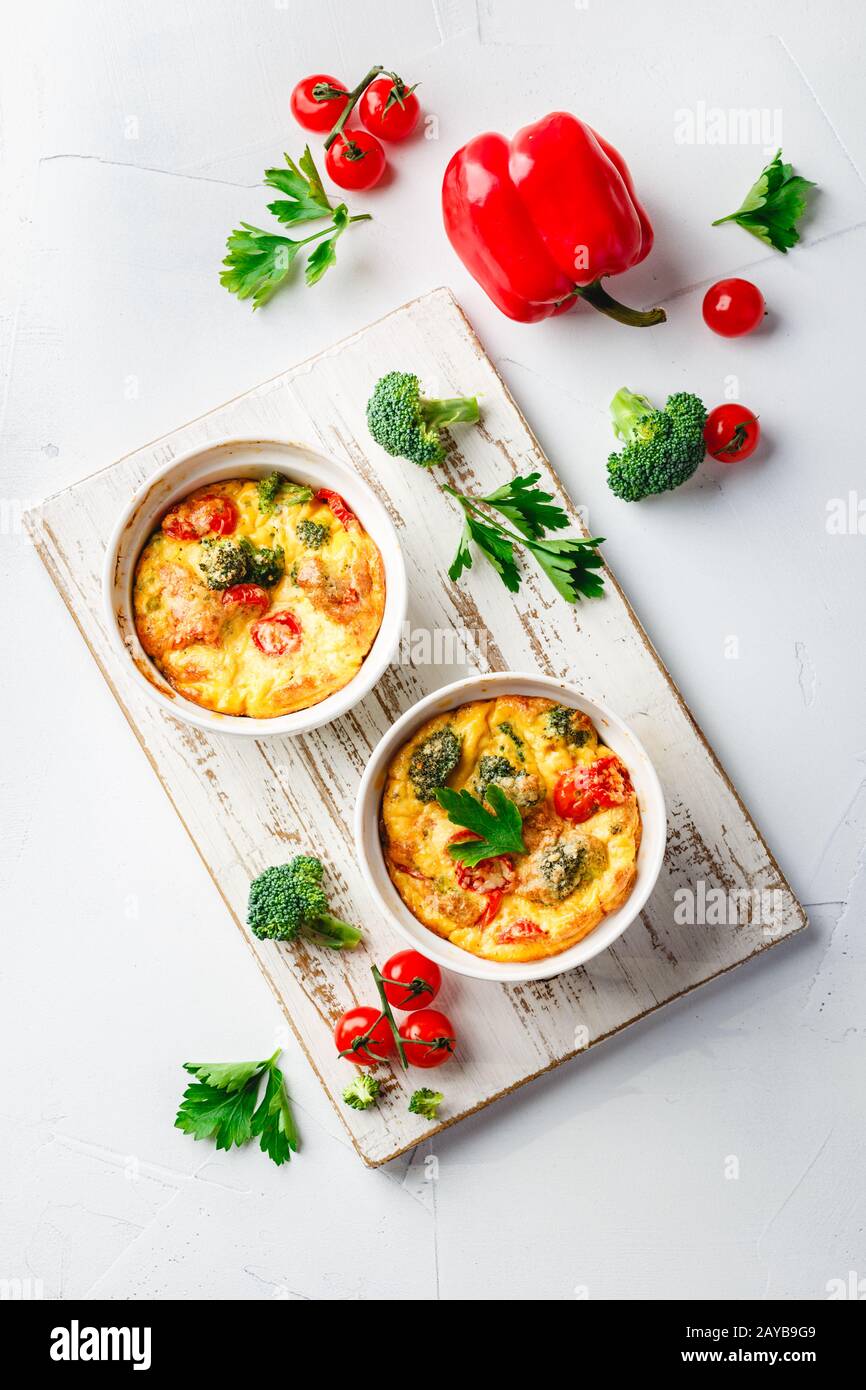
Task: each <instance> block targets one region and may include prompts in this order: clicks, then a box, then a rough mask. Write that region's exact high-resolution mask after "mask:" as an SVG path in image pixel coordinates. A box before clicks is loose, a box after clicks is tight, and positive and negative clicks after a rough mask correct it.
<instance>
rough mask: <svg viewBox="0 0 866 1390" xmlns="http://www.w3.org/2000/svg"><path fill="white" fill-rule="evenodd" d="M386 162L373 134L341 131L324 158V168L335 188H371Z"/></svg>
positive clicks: (356, 130)
mask: <svg viewBox="0 0 866 1390" xmlns="http://www.w3.org/2000/svg"><path fill="white" fill-rule="evenodd" d="M386 163H387V160H386V159H385V151H384V150H383V149H382V146H381V145H380V144H379V141H378V140H377V139H376V137H375V135H371V134H370V132H369V131H368V130H361V129H360V128H356V129H353V130H343V131H341V132H340V134H339V135H338V136H337V138H336V140H335V141H334V143H333V145H331V147H330V149H329V150H328V153H327V154H326V155H325V168H326V169H327V171H328V174H329V176H330V177H331V178H332V179H333V180H334V183H335V184H336V185H337V187H338V188H354V189H362V188H372V187H373V185H374V184H376V183H378V182H379V180H380V178H381V177H382V175H383V174H384V172H385V165H386Z"/></svg>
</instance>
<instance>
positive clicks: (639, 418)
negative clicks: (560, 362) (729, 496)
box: [607, 387, 707, 502]
mask: <svg viewBox="0 0 866 1390" xmlns="http://www.w3.org/2000/svg"><path fill="white" fill-rule="evenodd" d="M610 413H611V416H612V417H613V428H614V432H615V433H616V434H617V435H618V436H619V438H620V439H622V440H624V441H625V448H624V449H623V450H622V451H621V452H620V453H618V454H611V455H610V457H609V458H608V461H607V481H608V486H609V487H610V490H611V492H612V493H613V494H614V496H616V497H621V498H622V499H623V501H624V502H639V501H640V499H641V498H642V497H649V496H651V494H652V493H654V492H667V491H668V489H669V488H674V487H679V486H680V484H681V483H684V482H685V481H686V480H687V479H688V478H690V477H691V476H692V474H693V473H694V471H695V469H696V468H697V466H698V464H699V463H700V461H701V459H702V458H703V456H704V450H705V445H704V425H705V424H706V420H707V412H706V409H705V408H704V403H703V401H702V400H701V399H700V398H699V397H698V396H693V395H692V394H691V392H690V391H676V392H675V393H674V395H672V396H668V399H667V404H666V405H665V408H664V410H656V408H655V407H654V406H653V405H651V404H650V402H649V401H648V400H647V398H646V396H636V395H635V394H634V392H633V391H629V390H628V389H627V388H626V387H623V388H622V390H621V391H617V393H616V395H615V396H614V398H613V400H612V401H611V403H610Z"/></svg>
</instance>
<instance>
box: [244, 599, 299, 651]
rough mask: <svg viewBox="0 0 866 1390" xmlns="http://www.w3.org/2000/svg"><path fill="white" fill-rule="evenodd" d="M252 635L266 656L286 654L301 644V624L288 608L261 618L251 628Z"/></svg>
mask: <svg viewBox="0 0 866 1390" xmlns="http://www.w3.org/2000/svg"><path fill="white" fill-rule="evenodd" d="M250 637H251V638H252V639H253V642H254V643H255V645H256V646H257V647H258V649H259V651H260V652H263V653H264V655H265V656H285V655H286V653H287V652H291V651H294V650H295V648H296V647H298V646H299V645H300V641H301V624H300V622H299V621H298V619H297V618H296V617H295V615H294V613H292V612H290V611H289V609H288V608H286V609H283V610H282V611H281V612H279V613H269V614H268V616H267V617H266V618H259V621H258V622H257V623H253V625H252V627H251V628H250Z"/></svg>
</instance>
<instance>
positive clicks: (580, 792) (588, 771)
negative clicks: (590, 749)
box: [553, 753, 632, 824]
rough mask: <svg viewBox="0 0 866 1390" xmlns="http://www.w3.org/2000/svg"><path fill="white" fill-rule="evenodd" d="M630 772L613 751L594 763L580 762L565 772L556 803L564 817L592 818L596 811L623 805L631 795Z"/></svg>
mask: <svg viewBox="0 0 866 1390" xmlns="http://www.w3.org/2000/svg"><path fill="white" fill-rule="evenodd" d="M631 790H632V786H631V780H630V778H629V775H628V772H627V771H626V769H625V768H624V767H623V765H622V763H621V762H620V760H619V758H618V757H617V756H616V755H615V754H614V753H611V754H609V755H608V756H607V757H605V758H597V759H596V761H595V762H594V763H587V764H586V765H582V764H581V765H578V766H577V767H572V768H569V769H568V771H567V772H563V773H562V775H561V776H560V778H559V781H558V782H557V784H556V786H555V788H554V791H553V804H554V806H555V807H556V811H557V814H558V815H560V816H562V818H563V820H570V821H575V822H577V823H578V824H579V823H580V822H581V821H585V820H588V819H589V817H590V816H593V815H595V813H596V811H602V810H605V809H606V808H607V807H608V806H621V805H622V803H623V802H624V801H625V800H626V798H627V797H628V796H629V795H630V794H631Z"/></svg>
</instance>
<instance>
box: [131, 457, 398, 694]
mask: <svg viewBox="0 0 866 1390" xmlns="http://www.w3.org/2000/svg"><path fill="white" fill-rule="evenodd" d="M133 602H134V612H135V626H136V630H137V632H138V636H139V639H140V641H141V644H142V646H143V648H144V650H145V651H146V652H147V654H148V656H149V657H150V658H151V659H152V660H153V662H154V663H155V665H156V666H157V667H158V668H159V670H160V671H161V672H162V674H163V675H164V676H165V678H166V680H167V681H168V682H169V684H170V685H171V686H172V687H173V688H174V689H175V690H176V691H177V692H178V693H179V694H180V695H183V696H184V697H185V698H186V699H187V700H191V701H193V702H194V703H195V704H197V705H202V706H204V707H205V708H206V709H211V710H216V711H218V712H219V713H220V714H231V715H249V716H251V717H253V718H256V719H271V718H275V717H276V716H277V715H280V714H289V713H290V712H291V711H293V710H300V709H306V708H307V707H308V706H309V705H315V704H318V703H319V702H320V701H321V700H324V699H325V698H326V697H327V696H328V695H331V694H333V693H334V692H335V691H337V690H341V689H342V688H343V686H345V685H347V684H348V682H349V681H350V680H351V679H352V678H353V676H355V674H356V673H357V672H358V670H359V669H360V667H361V664H362V662H363V660H364V658H365V657H366V655H367V653H368V652H369V650H370V648H371V646H372V645H373V641H374V640H375V637H376V634H377V632H378V631H379V627H380V625H381V622H382V614H383V612H384V607H385V571H384V565H383V562H382V557H381V555H380V554H379V550H378V547H377V546H376V544H375V542H374V541H373V539H372V537H371V536H369V535H368V533H367V532H366V531H365V530H364V528H363V526H362V525H361V523H360V522H359V521H358V519H357V517H356V516H355V515H354V514H353V513H352V512H351V511H350V509H349V508H348V507H347V506H346V503H345V502H344V501H343V499H342V498H341V497H340V496H339V495H338V494H337V493H335V492H330V491H328V490H326V489H322V490H320V491H318V492H315V493H314V492H313V491H312V489H310V488H308V487H305V486H302V485H299V484H295V483H292V482H291V481H290V480H289V479H287V478H284V477H282V475H279V474H273V475H271V477H270V478H267V479H263V480H260V481H259V482H256V481H254V480H252V479H243V478H238V479H233V480H230V481H227V482H220V483H216V484H212V485H210V486H208V487H204V488H200V489H199V490H198V491H197V492H193V493H191V494H190V496H189V497H186V498H184V500H183V501H182V502H180V503H178V504H176V505H175V506H174V507H173V508H172V510H171V512H170V513H169V514H168V515H167V516H165V517H164V518H163V521H162V524H161V526H160V528H159V530H158V531H156V532H155V533H154V534H153V535H152V536H151V537H150V539H149V540H148V542H147V544H146V545H145V547H144V549H143V551H142V553H141V556H140V557H139V560H138V564H137V566H136V572H135V584H134V594H133Z"/></svg>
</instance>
